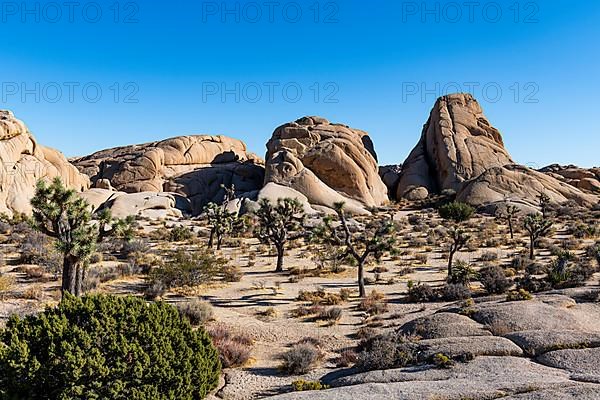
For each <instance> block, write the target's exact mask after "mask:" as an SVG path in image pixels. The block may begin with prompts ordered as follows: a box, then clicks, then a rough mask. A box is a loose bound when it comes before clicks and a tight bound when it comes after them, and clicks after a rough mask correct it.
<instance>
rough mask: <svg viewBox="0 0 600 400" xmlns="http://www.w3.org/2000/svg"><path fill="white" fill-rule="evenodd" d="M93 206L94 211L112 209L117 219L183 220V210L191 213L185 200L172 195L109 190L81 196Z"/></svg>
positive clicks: (86, 193) (89, 191)
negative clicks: (131, 217) (131, 216)
mask: <svg viewBox="0 0 600 400" xmlns="http://www.w3.org/2000/svg"><path fill="white" fill-rule="evenodd" d="M80 196H81V197H83V198H84V199H85V200H86V201H87V202H88V203H89V204H90V206H91V208H92V211H93V212H96V211H99V210H102V209H105V208H107V209H110V211H111V213H112V216H113V217H115V218H125V217H128V216H130V215H134V216H136V217H141V218H149V219H155V220H156V219H168V218H181V217H182V216H183V213H182V210H184V211H187V212H190V211H191V210H190V206H189V204H187V207H186V204H185V199H179V200H181V201H179V202H178V198H177V197H176V196H175V195H173V194H171V193H156V192H140V193H124V192H115V191H112V190H107V189H97V188H95V189H90V190H86V191H85V192H83V193H81V194H80Z"/></svg>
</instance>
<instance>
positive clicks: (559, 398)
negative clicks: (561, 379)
mask: <svg viewBox="0 0 600 400" xmlns="http://www.w3.org/2000/svg"><path fill="white" fill-rule="evenodd" d="M599 398H600V388H598V387H597V386H590V385H577V386H572V387H565V388H553V389H548V390H539V391H537V390H536V391H533V392H529V393H522V394H519V395H515V396H509V397H504V398H503V399H504V400H597V399H599Z"/></svg>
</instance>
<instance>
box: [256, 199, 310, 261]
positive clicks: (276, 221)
mask: <svg viewBox="0 0 600 400" xmlns="http://www.w3.org/2000/svg"><path fill="white" fill-rule="evenodd" d="M255 215H256V218H257V220H258V227H257V229H256V230H255V235H256V237H257V238H258V239H259V240H260V241H261V242H262V243H265V244H272V245H273V246H275V249H276V250H277V268H276V270H275V271H276V272H283V254H284V251H285V245H286V243H288V242H289V241H292V240H296V239H299V238H301V237H303V236H304V226H303V223H304V208H303V207H302V204H300V202H299V201H298V200H296V199H278V200H277V203H276V204H273V203H272V202H271V201H269V200H267V199H262V200H261V201H260V202H259V209H258V210H257V211H256V212H255Z"/></svg>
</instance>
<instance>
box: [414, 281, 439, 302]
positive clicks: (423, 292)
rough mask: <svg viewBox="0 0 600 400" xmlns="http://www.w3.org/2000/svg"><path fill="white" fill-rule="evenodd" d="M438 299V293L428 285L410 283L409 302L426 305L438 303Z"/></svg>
mask: <svg viewBox="0 0 600 400" xmlns="http://www.w3.org/2000/svg"><path fill="white" fill-rule="evenodd" d="M437 299H438V293H437V291H436V290H435V289H434V288H433V287H431V286H430V285H428V284H427V283H420V282H419V283H417V284H415V283H413V282H412V281H409V282H408V300H409V301H412V302H413V303H424V302H428V301H436V300H437Z"/></svg>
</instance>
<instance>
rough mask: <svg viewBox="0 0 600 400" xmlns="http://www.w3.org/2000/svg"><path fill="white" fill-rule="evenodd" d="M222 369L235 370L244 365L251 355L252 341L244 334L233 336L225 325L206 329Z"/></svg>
mask: <svg viewBox="0 0 600 400" xmlns="http://www.w3.org/2000/svg"><path fill="white" fill-rule="evenodd" d="M208 334H209V336H210V337H211V339H212V341H213V343H214V345H215V347H216V348H217V351H218V352H219V358H220V360H221V364H222V365H223V367H224V368H236V367H241V366H242V365H244V364H246V363H247V362H248V360H249V359H250V355H251V353H252V345H253V340H252V338H251V337H250V336H248V335H245V334H233V333H232V332H231V331H230V330H229V329H228V328H227V327H226V326H225V325H223V324H217V325H213V326H211V327H209V328H208Z"/></svg>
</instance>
